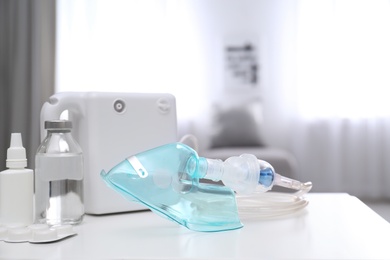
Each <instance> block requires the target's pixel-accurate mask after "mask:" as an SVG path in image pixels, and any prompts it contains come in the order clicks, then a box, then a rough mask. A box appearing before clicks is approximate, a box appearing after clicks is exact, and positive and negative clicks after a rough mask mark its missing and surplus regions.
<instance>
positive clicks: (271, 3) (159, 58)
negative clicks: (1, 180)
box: [0, 0, 390, 201]
mask: <svg viewBox="0 0 390 260" xmlns="http://www.w3.org/2000/svg"><path fill="white" fill-rule="evenodd" d="M389 46H390V1H389V0H353V1H352V0H293V1H290V0H240V1H234V0H207V1H197V0H184V1H183V0H158V1H157V0H110V1H108V0H95V1H93V0H57V1H49V0H31V1H24V0H13V1H10V0H0V127H1V128H0V166H1V169H4V168H5V157H6V150H7V148H8V147H9V138H10V134H11V132H21V133H22V134H23V141H24V145H25V147H26V148H27V150H28V153H29V155H28V156H29V166H30V168H31V167H33V158H34V154H35V151H36V149H37V147H38V145H39V143H40V139H39V111H40V108H41V106H42V104H43V103H44V102H45V101H47V100H48V97H49V96H50V95H52V94H53V93H55V92H59V91H115V92H168V93H172V94H174V95H175V96H176V101H177V116H178V130H179V133H180V135H184V134H187V133H192V134H195V135H196V136H197V137H198V138H199V144H200V147H201V149H204V150H207V149H208V148H209V147H210V146H212V145H213V140H214V141H215V139H213V137H215V136H214V135H215V132H216V129H218V127H219V126H218V122H220V121H218V122H216V119H215V118H216V116H215V115H216V113H218V111H219V112H220V111H226V110H227V109H230V108H232V107H234V108H237V107H240V108H245V107H248V106H250V108H251V111H252V112H251V113H252V115H253V116H254V118H255V124H248V125H245V127H246V128H247V129H248V128H250V129H254V131H256V133H258V134H259V137H260V138H261V142H260V143H261V144H258V145H261V146H265V147H275V148H278V149H282V150H284V151H287V152H288V153H290V154H292V155H293V156H294V158H295V159H296V162H297V170H296V171H295V172H294V174H293V175H294V176H291V177H294V178H296V179H299V180H302V181H309V180H310V181H312V182H313V184H314V188H313V190H314V191H316V192H348V193H350V194H352V195H355V196H358V197H359V198H362V199H364V200H366V201H390V188H389V187H390V160H389V159H388V158H390V102H389V101H388V99H389V94H390V73H389V71H390V48H389ZM229 120H230V119H229ZM243 124H245V123H243ZM242 136H243V135H240V136H238V138H239V139H240V138H242ZM179 137H180V136H179ZM233 145H234V144H233Z"/></svg>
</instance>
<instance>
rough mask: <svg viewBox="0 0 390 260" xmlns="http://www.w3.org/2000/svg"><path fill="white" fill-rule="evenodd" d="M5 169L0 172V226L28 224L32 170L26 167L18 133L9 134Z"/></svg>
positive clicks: (32, 198)
mask: <svg viewBox="0 0 390 260" xmlns="http://www.w3.org/2000/svg"><path fill="white" fill-rule="evenodd" d="M6 166H7V168H8V169H7V170H4V171H2V172H0V226H1V225H4V226H18V225H19V226H28V225H31V224H32V222H33V203H34V172H33V170H31V169H26V167H27V159H26V149H25V148H24V147H23V144H22V135H21V134H20V133H12V134H11V144H10V147H9V148H8V150H7V161H6Z"/></svg>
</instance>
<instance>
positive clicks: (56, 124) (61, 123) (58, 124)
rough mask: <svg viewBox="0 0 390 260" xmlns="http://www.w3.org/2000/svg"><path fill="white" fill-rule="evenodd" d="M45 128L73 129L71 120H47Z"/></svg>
mask: <svg viewBox="0 0 390 260" xmlns="http://www.w3.org/2000/svg"><path fill="white" fill-rule="evenodd" d="M45 129H72V121H69V120H50V121H45Z"/></svg>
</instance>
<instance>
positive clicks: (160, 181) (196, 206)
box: [101, 143, 312, 231]
mask: <svg viewBox="0 0 390 260" xmlns="http://www.w3.org/2000/svg"><path fill="white" fill-rule="evenodd" d="M101 176H102V178H103V179H104V180H105V182H106V183H107V184H108V186H110V187H111V188H113V189H114V190H116V191H118V192H119V193H121V194H122V195H124V196H125V197H126V198H128V199H130V200H132V201H136V202H139V203H142V204H143V205H145V206H146V207H148V208H149V209H151V210H152V211H154V212H156V213H157V214H159V215H162V216H164V217H166V218H168V219H170V220H173V221H175V222H177V223H179V224H181V225H183V226H185V227H187V228H189V229H191V230H195V231H222V230H232V229H238V228H241V227H242V226H243V225H242V223H241V221H240V216H244V215H245V216H248V217H273V216H278V215H283V214H286V213H290V212H294V211H297V210H299V209H301V208H303V207H305V206H306V204H307V201H306V200H305V199H303V198H302V196H301V195H303V194H305V193H307V192H308V191H310V189H311V187H312V184H311V183H310V182H308V183H301V182H299V181H296V180H292V179H289V178H286V177H283V176H281V175H279V174H277V173H276V172H275V170H274V168H273V167H272V166H271V165H270V164H269V163H267V162H265V161H262V160H258V159H257V158H256V157H255V156H254V155H250V154H243V155H240V156H233V157H230V158H228V159H227V160H225V161H222V160H215V159H207V158H203V157H199V156H198V154H197V152H196V151H195V150H193V149H192V148H190V147H189V146H187V145H185V144H183V143H172V144H167V145H162V146H159V147H157V148H154V149H151V150H148V151H145V152H141V153H138V154H136V155H133V156H131V157H129V158H127V159H125V160H124V161H122V162H121V163H119V164H118V165H116V166H115V167H114V168H112V169H111V170H110V171H109V172H107V173H106V172H105V171H102V173H101ZM202 179H203V180H211V181H213V182H218V181H222V182H223V184H224V185H218V184H216V183H213V182H200V180H202ZM274 185H277V186H283V187H286V188H290V189H294V190H298V192H297V193H295V194H293V195H292V196H290V197H288V198H290V199H289V200H288V201H286V200H285V198H287V197H284V199H281V197H280V196H279V197H270V196H266V197H259V196H261V195H262V194H265V193H264V192H266V191H268V190H270V189H271V188H272V187H273V186H274ZM236 193H237V196H236ZM286 196H287V195H286ZM279 202H282V203H279ZM240 205H242V206H240Z"/></svg>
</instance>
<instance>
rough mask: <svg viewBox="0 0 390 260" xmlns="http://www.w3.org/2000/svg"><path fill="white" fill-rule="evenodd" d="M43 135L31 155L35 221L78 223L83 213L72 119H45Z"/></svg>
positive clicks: (79, 157) (81, 174)
mask: <svg viewBox="0 0 390 260" xmlns="http://www.w3.org/2000/svg"><path fill="white" fill-rule="evenodd" d="M45 129H46V130H47V136H46V138H45V139H44V140H43V141H42V143H41V145H40V146H39V148H38V150H37V153H36V156H35V222H37V223H45V224H48V225H51V226H57V225H67V224H72V225H74V224H79V223H81V222H82V220H83V217H84V199H83V180H84V172H83V169H84V166H83V154H82V150H81V148H80V146H79V144H78V143H77V142H76V140H74V139H73V137H72V134H71V130H72V122H71V121H68V120H53V121H45Z"/></svg>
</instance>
